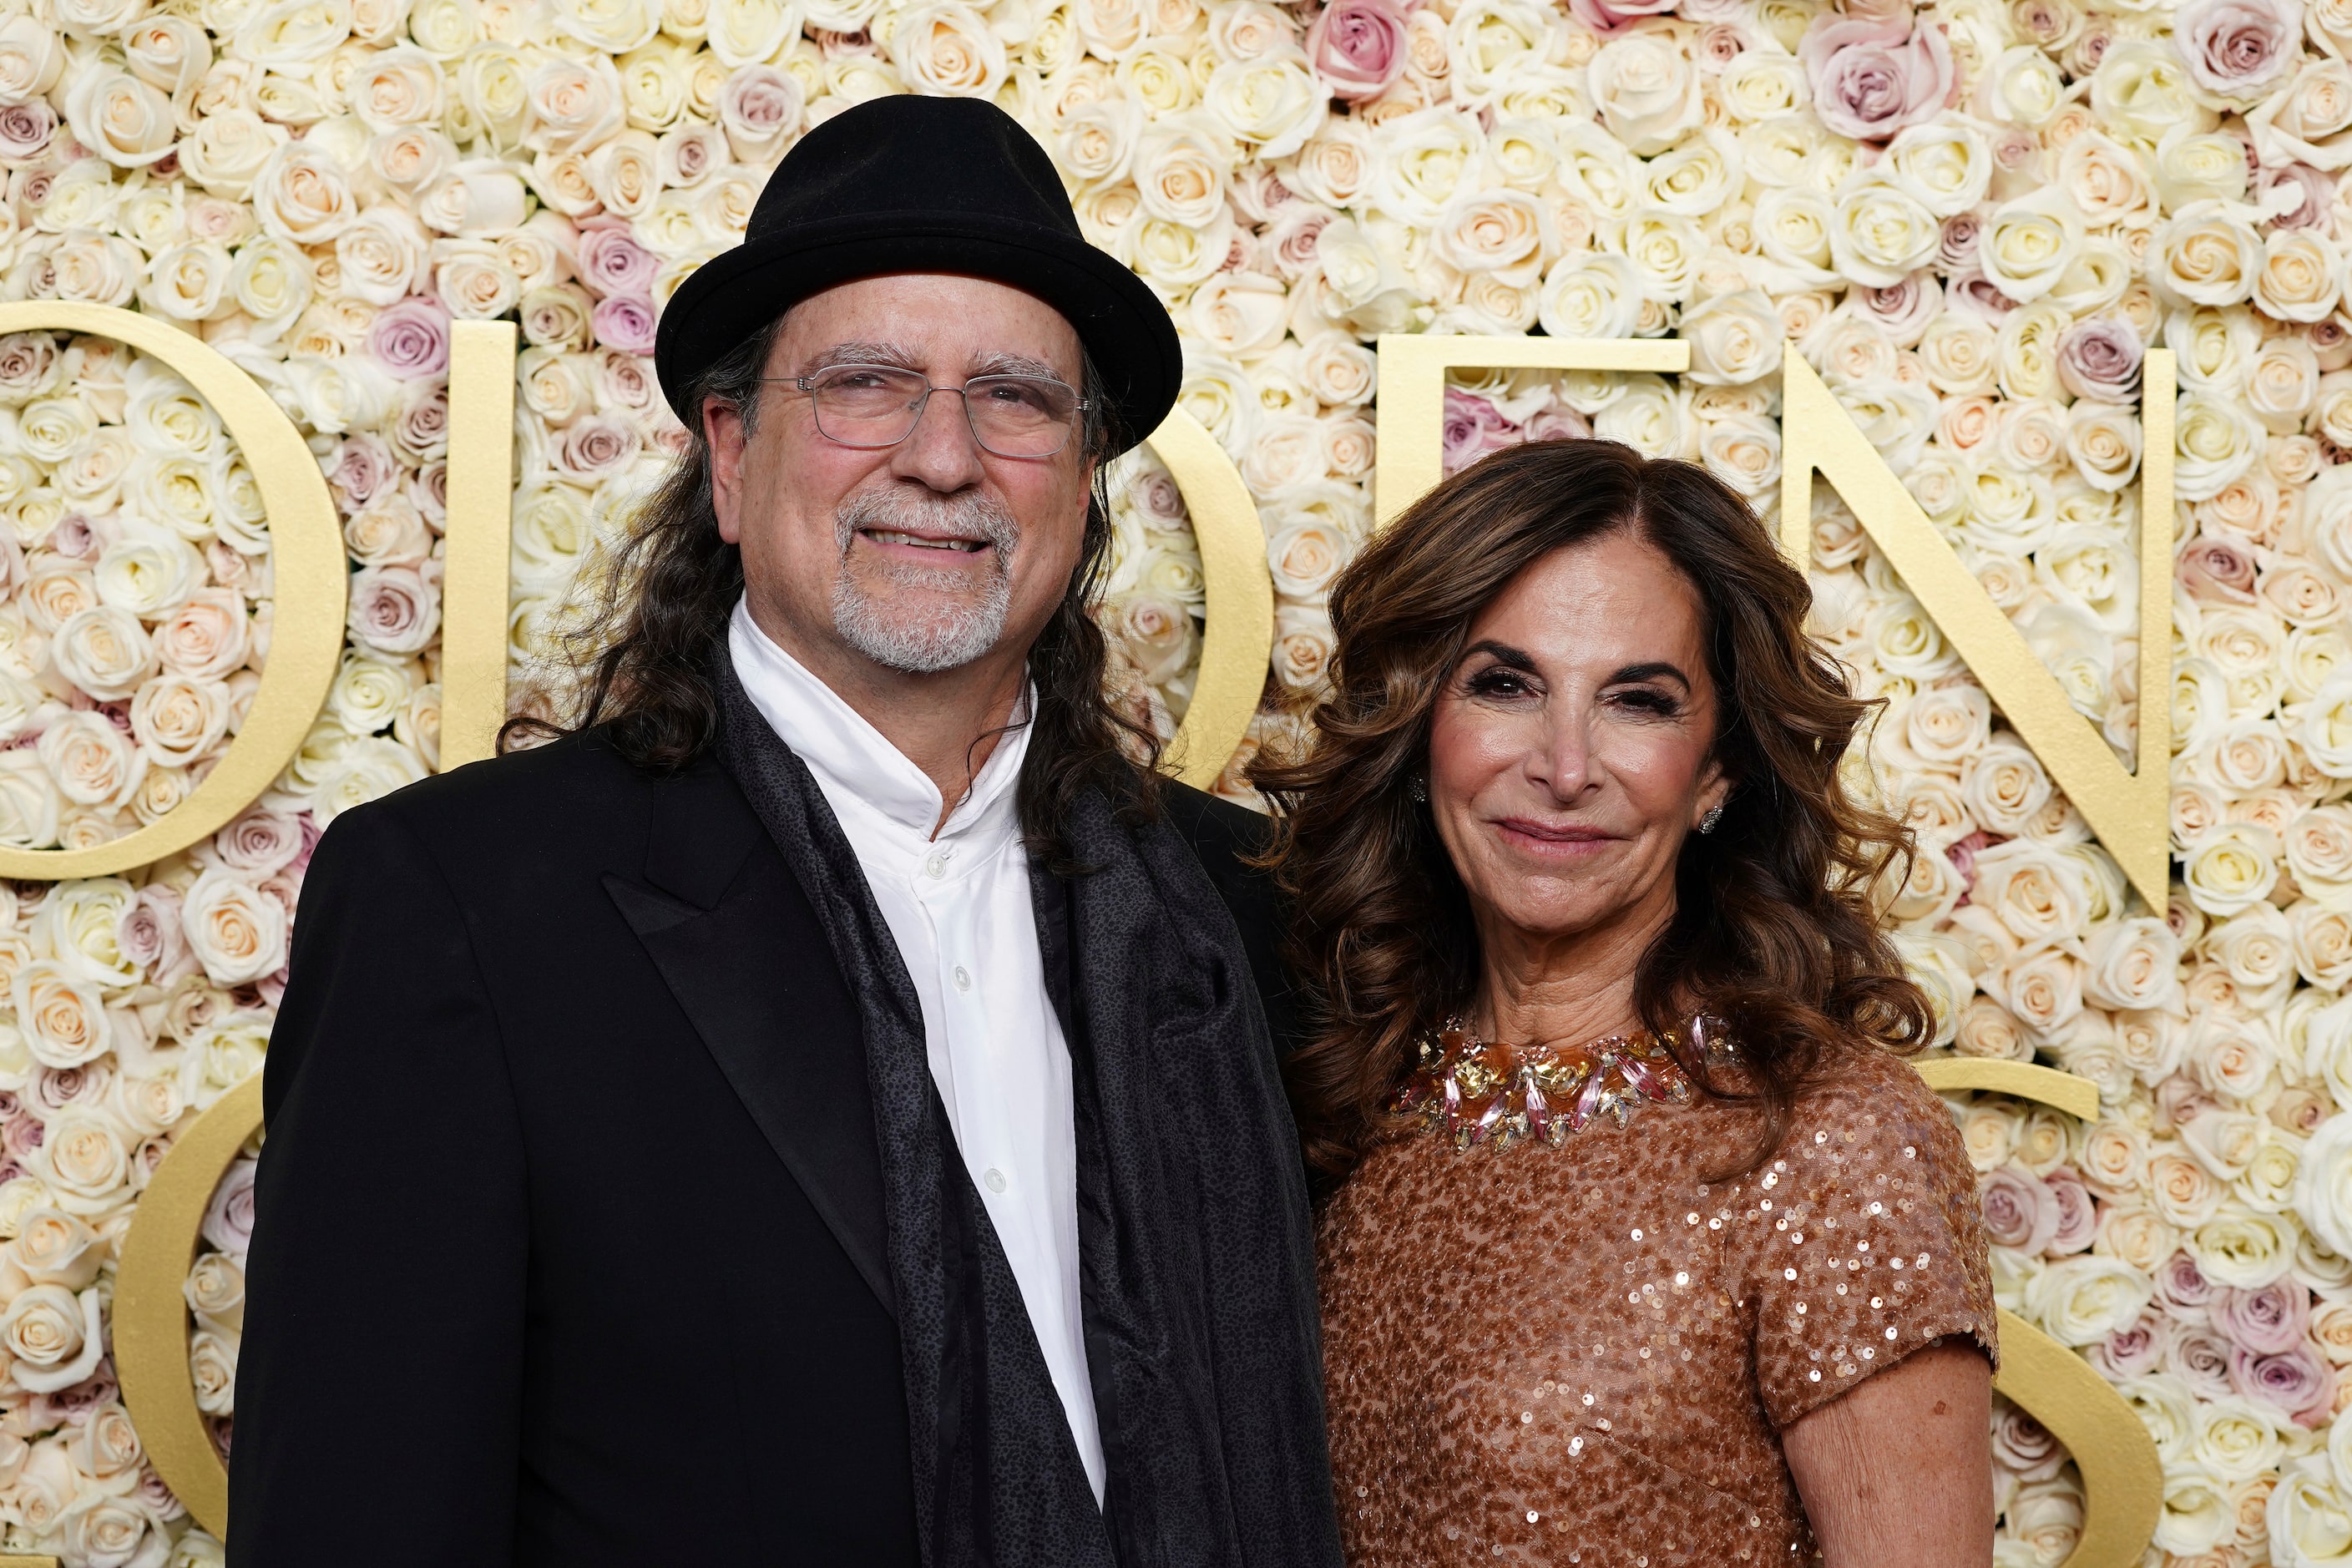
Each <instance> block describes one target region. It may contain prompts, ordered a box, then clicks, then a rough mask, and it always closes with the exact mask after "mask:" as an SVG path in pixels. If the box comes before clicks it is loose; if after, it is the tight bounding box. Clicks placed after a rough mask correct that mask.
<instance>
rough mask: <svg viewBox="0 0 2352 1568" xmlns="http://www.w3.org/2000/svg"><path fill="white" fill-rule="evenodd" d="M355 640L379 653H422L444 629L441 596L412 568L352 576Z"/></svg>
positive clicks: (384, 568) (372, 569)
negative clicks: (438, 632)
mask: <svg viewBox="0 0 2352 1568" xmlns="http://www.w3.org/2000/svg"><path fill="white" fill-rule="evenodd" d="M350 622H351V629H352V636H353V637H357V638H358V639H359V640H360V641H361V642H362V643H364V644H365V645H367V646H368V647H372V648H373V649H375V650H376V651H377V652H379V653H391V654H398V655H401V656H402V657H404V658H405V657H406V656H407V655H409V654H413V653H423V652H424V651H425V645H426V644H427V643H430V642H431V641H432V640H433V634H434V633H435V632H436V631H438V630H440V628H441V595H439V594H438V593H436V592H435V591H434V589H432V588H431V587H429V586H427V585H426V584H425V579H424V577H423V576H422V575H420V574H418V572H417V570H416V569H415V567H413V566H370V567H367V568H364V569H363V570H362V571H359V572H355V573H353V574H352V608H351V616H350Z"/></svg>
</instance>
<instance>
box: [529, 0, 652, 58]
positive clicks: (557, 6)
mask: <svg viewBox="0 0 2352 1568" xmlns="http://www.w3.org/2000/svg"><path fill="white" fill-rule="evenodd" d="M553 12H554V18H553V19H554V23H555V30H556V31H557V32H559V33H561V34H562V35H563V36H564V37H570V38H576V39H578V40H579V41H580V42H581V43H583V44H585V45H587V46H588V47H589V48H591V49H593V50H596V51H598V52H599V53H601V54H606V55H623V54H626V53H628V52H629V51H630V50H631V49H634V48H636V47H640V46H642V45H645V44H648V43H651V42H652V41H653V37H654V34H655V33H656V31H658V30H659V29H660V27H661V6H660V5H659V4H658V0H554V5H553Z"/></svg>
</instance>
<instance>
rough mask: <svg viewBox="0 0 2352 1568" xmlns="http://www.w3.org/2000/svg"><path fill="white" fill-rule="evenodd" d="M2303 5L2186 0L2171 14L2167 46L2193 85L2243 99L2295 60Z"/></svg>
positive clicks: (2289, 0)
mask: <svg viewBox="0 0 2352 1568" xmlns="http://www.w3.org/2000/svg"><path fill="white" fill-rule="evenodd" d="M2302 32H2303V7H2302V6H2301V5H2298V4H2295V3H2294V0H2187V3H2186V4H2184V5H2182V6H2181V7H2180V9H2179V10H2178V11H2176V12H2174V13H2173V15H2172V44H2173V47H2175V48H2177V49H2179V51H2180V58H2181V59H2182V61H2183V62H2184V63H2186V64H2187V65H2188V67H2189V76H2190V78H2191V79H2194V80H2195V81H2196V83H2197V85H2198V86H2200V87H2201V88H2203V89H2205V90H2206V91H2208V92H2216V93H2223V94H2227V95H2231V96H2243V95H2244V94H2246V93H2249V92H2252V91H2253V90H2254V89H2258V88H2261V87H2263V85H2265V84H2266V83H2268V82H2270V81H2272V80H2273V79H2275V78H2276V77H2277V76H2278V74H2279V73H2280V72H2281V71H2283V70H2284V69H2285V68H2286V67H2287V65H2288V63H2289V62H2290V61H2292V60H2293V59H2294V58H2295V53H2296V50H2295V41H2296V38H2297V37H2299V36H2300V35H2301V33H2302Z"/></svg>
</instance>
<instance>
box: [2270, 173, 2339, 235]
mask: <svg viewBox="0 0 2352 1568" xmlns="http://www.w3.org/2000/svg"><path fill="white" fill-rule="evenodd" d="M2282 188H2292V189H2293V191H2294V194H2295V195H2296V196H2297V197H2299V198H2300V199H2299V200H2298V201H2297V202H2296V204H2295V205H2294V206H2293V207H2291V208H2289V209H2288V210H2287V211H2286V212H2284V213H2282V214H2280V215H2279V216H2277V217H2275V218H2273V219H2272V220H2271V226H2273V228H2315V229H2320V230H2322V231H2325V230H2326V228H2327V227H2328V226H2330V225H2332V224H2333V223H2334V222H2335V221H2336V218H2335V206H2336V182H2335V181H2334V180H2333V179H2331V178H2329V177H2328V176H2327V175H2326V174H2322V173H2321V172H2320V171H2319V170H2317V169H2315V168H2313V167H2312V166H2311V165H2310V164H2308V163H2280V164H2277V165H2274V166H2273V167H2271V168H2266V169H2261V170H2257V171H2256V172H2255V174H2254V189H2255V191H2256V192H2257V193H2258V194H2259V195H2269V194H2270V193H2271V192H2273V191H2276V190H2279V189H2282Z"/></svg>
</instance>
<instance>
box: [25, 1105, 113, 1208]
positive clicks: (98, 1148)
mask: <svg viewBox="0 0 2352 1568" xmlns="http://www.w3.org/2000/svg"><path fill="white" fill-rule="evenodd" d="M38 1163H39V1167H40V1170H41V1173H42V1174H43V1176H45V1177H46V1178H47V1181H48V1184H49V1188H50V1190H51V1191H52V1192H53V1193H54V1194H56V1197H57V1204H58V1207H59V1208H61V1209H64V1210H65V1211H66V1212H67V1213H68V1214H85V1215H87V1214H98V1213H101V1212H103V1211H104V1210H106V1209H108V1208H110V1207H112V1206H113V1205H114V1204H115V1203H116V1202H118V1201H120V1199H121V1194H122V1188H123V1187H124V1185H125V1184H128V1183H129V1181H130V1180H131V1152H130V1150H129V1149H128V1148H127V1147H125V1145H124V1142H123V1138H122V1134H121V1131H120V1130H118V1129H117V1128H116V1126H115V1125H114V1123H113V1121H112V1120H111V1119H110V1118H107V1117H102V1116H99V1115H96V1114H94V1113H91V1112H89V1111H84V1110H67V1111H65V1112H63V1113H62V1114H60V1115H59V1116H58V1117H57V1119H56V1120H54V1121H51V1122H50V1123H49V1131H48V1136H47V1138H46V1139H44V1140H43V1141H42V1143H41V1152H40V1155H39V1159H38Z"/></svg>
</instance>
